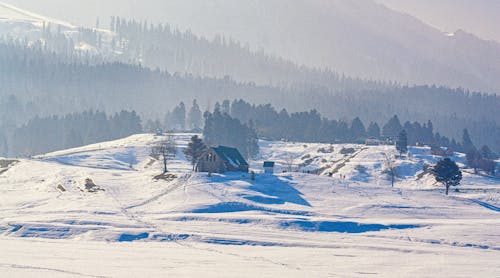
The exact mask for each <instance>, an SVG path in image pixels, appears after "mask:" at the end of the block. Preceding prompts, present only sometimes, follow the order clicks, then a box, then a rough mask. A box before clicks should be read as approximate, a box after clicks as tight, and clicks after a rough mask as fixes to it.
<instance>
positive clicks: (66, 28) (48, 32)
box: [0, 2, 114, 55]
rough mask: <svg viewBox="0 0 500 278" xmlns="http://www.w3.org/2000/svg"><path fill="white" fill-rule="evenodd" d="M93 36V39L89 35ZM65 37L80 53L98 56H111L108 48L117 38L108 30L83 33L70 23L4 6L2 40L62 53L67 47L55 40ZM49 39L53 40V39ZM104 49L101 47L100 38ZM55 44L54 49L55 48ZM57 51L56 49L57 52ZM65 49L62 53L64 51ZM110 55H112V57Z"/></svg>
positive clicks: (1, 7)
mask: <svg viewBox="0 0 500 278" xmlns="http://www.w3.org/2000/svg"><path fill="white" fill-rule="evenodd" d="M89 33H92V34H93V36H92V35H89ZM56 35H57V36H59V35H62V36H64V37H65V38H68V39H71V41H72V42H73V44H74V49H75V50H76V51H82V52H86V53H92V54H96V53H99V52H102V51H105V52H106V54H108V55H111V54H112V53H111V52H109V51H110V49H109V47H107V45H108V44H109V43H110V42H111V41H112V39H113V37H114V34H113V33H112V32H110V31H109V30H104V29H83V28H81V27H80V26H76V25H74V24H71V23H69V22H66V21H62V20H58V19H54V18H50V17H46V16H43V15H39V14H36V13H33V12H30V11H26V10H23V9H20V8H17V7H15V6H12V5H9V4H6V3H2V2H0V37H3V38H14V39H21V40H27V42H29V43H30V44H34V43H38V42H41V43H43V44H45V45H46V46H48V47H50V49H52V50H55V49H57V50H58V51H60V50H61V49H64V48H66V47H67V45H66V43H64V45H59V44H60V43H61V42H60V40H58V39H57V38H54V36H56ZM48 36H51V38H50V39H49V38H48ZM98 37H100V40H101V43H102V46H101V47H98V45H97V41H96V38H98ZM47 44H49V45H47ZM51 44H54V45H51ZM54 48H55V49H54ZM60 48H61V49H60ZM108 52H109V53H108Z"/></svg>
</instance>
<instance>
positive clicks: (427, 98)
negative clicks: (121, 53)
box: [0, 43, 500, 152]
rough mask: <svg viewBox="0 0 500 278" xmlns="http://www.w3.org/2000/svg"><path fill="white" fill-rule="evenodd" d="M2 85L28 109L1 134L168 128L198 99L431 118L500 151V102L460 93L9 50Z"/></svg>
mask: <svg viewBox="0 0 500 278" xmlns="http://www.w3.org/2000/svg"><path fill="white" fill-rule="evenodd" d="M0 84H2V86H0V102H2V101H4V100H6V99H9V96H10V95H14V96H16V99H17V102H18V103H21V106H18V107H23V108H22V109H21V108H20V109H19V110H15V111H14V110H13V109H10V113H14V114H9V116H4V117H3V119H0V129H2V128H8V126H9V125H11V123H8V124H2V122H9V121H12V120H9V119H8V118H9V117H12V116H10V115H18V116H19V117H17V116H16V120H15V121H16V123H15V124H16V125H19V124H22V123H25V122H26V121H27V120H29V119H31V118H32V117H33V116H35V115H38V116H40V117H44V116H47V115H52V114H55V113H57V114H58V115H60V116H61V115H65V114H68V113H73V112H81V111H84V110H89V109H94V110H101V111H108V112H111V113H114V112H118V111H120V110H122V109H128V110H135V111H137V112H138V113H139V114H140V115H141V117H142V118H143V119H146V120H147V119H160V120H161V121H162V122H163V121H164V117H165V115H164V111H168V110H170V111H172V112H173V108H174V106H175V104H177V103H179V102H181V101H184V102H185V103H189V102H190V101H191V100H192V99H197V100H198V103H199V105H200V109H201V110H202V111H203V110H206V109H208V108H213V103H214V101H215V100H220V99H225V98H231V99H237V98H244V99H246V100H247V101H250V102H252V103H271V104H272V105H274V106H275V107H278V108H277V110H278V111H280V110H281V109H282V108H286V109H287V111H288V112H289V113H292V112H297V111H304V110H310V109H317V112H318V113H321V115H322V116H323V117H326V118H330V119H353V118H355V117H359V118H360V120H362V121H363V122H364V124H365V125H369V123H370V121H373V122H378V123H382V122H385V121H387V119H389V118H390V117H392V116H393V115H398V116H399V119H400V120H401V122H402V123H403V124H404V122H406V121H408V120H411V121H417V122H420V123H422V122H427V120H429V119H430V120H432V123H433V125H434V128H435V129H436V130H439V131H440V135H442V136H445V137H448V138H459V137H460V136H461V131H462V130H463V129H465V128H467V129H469V131H470V132H471V134H474V135H475V140H476V141H477V144H478V145H479V146H481V145H489V146H490V147H491V148H492V149H493V150H494V151H495V152H499V151H500V97H499V96H495V95H486V94H473V93H469V92H467V91H464V90H460V89H457V90H453V89H449V88H443V87H435V86H415V87H400V86H394V87H391V88H387V89H373V90H368V89H366V90H355V89H352V90H342V89H341V88H328V87H321V86H316V85H301V86H296V87H292V88H287V89H285V88H278V87H273V86H257V85H254V84H251V83H239V82H235V81H234V80H231V78H229V77H228V78H224V79H216V78H199V77H194V76H190V75H178V74H170V73H168V72H165V71H160V70H151V69H149V68H145V67H142V66H138V65H130V64H121V63H112V64H106V63H105V64H92V63H89V64H87V63H86V62H85V61H75V62H69V60H68V59H65V58H63V57H60V56H58V55H55V54H52V53H48V52H46V51H44V50H43V49H33V48H30V47H25V46H21V45H20V44H2V43H0ZM210 104H212V105H210ZM211 106H212V107H211ZM186 110H189V108H186ZM210 110H211V109H210ZM0 112H1V111H0ZM186 113H187V112H186ZM0 114H2V113H0ZM0 116H1V115H0ZM174 121H175V120H174ZM331 128H343V127H342V126H339V127H335V126H334V127H331ZM365 128H368V127H367V126H365Z"/></svg>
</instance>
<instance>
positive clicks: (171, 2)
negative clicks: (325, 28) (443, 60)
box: [0, 0, 500, 42]
mask: <svg viewBox="0 0 500 278" xmlns="http://www.w3.org/2000/svg"><path fill="white" fill-rule="evenodd" d="M0 1H3V2H6V3H10V4H13V5H17V6H19V7H21V8H25V9H31V10H33V11H35V12H38V13H42V14H44V15H48V16H51V17H55V18H60V19H64V20H67V21H71V22H74V23H78V24H85V25H87V26H93V25H94V24H95V21H96V18H97V17H100V18H101V21H103V22H107V20H108V18H109V17H110V16H111V15H119V16H124V17H129V18H136V19H150V20H152V21H157V22H159V21H162V22H167V21H169V22H173V24H174V25H177V24H180V25H181V27H182V28H186V27H187V28H189V26H184V25H185V24H186V22H189V21H193V22H196V20H197V18H196V17H194V16H191V15H195V14H196V15H199V14H200V11H202V10H203V6H204V5H213V4H214V3H217V2H218V1H217V0H196V1H194V0H185V1H180V0H0ZM239 1H249V2H252V1H253V0H237V1H234V3H235V4H237V3H238V2H239ZM328 1H333V0H328ZM345 1H350V0H345ZM375 1H378V2H380V3H383V4H385V5H387V6H389V7H391V8H393V9H395V10H399V11H404V12H406V13H408V14H411V15H413V16H416V17H418V18H419V19H421V20H422V21H424V22H426V23H428V24H431V25H433V26H435V27H437V28H438V29H440V30H442V31H447V32H454V31H456V30H457V29H464V30H466V31H469V32H471V33H474V34H476V35H478V36H479V37H482V38H485V39H495V40H497V41H499V42H500V31H499V27H498V26H500V16H499V15H500V0H375ZM195 6H196V7H195ZM234 8H235V7H229V10H232V9H234ZM283 8H285V9H286V7H283ZM190 9H192V10H193V13H190ZM173 10H178V12H177V11H176V12H172V11H173ZM220 12H221V13H224V12H225V11H224V8H223V7H222V8H221V9H220ZM194 25H196V23H195V24H194Z"/></svg>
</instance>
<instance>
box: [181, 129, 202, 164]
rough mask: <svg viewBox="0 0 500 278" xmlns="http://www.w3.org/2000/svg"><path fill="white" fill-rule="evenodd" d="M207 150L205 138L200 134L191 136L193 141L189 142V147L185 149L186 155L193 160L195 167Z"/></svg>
mask: <svg viewBox="0 0 500 278" xmlns="http://www.w3.org/2000/svg"><path fill="white" fill-rule="evenodd" d="M206 151H207V146H206V145H205V143H203V140H202V139H201V138H199V137H198V135H194V136H193V137H191V142H189V144H188V146H187V148H186V149H185V150H184V155H186V158H187V159H188V160H189V161H190V162H191V165H193V170H194V167H195V166H196V163H198V160H199V159H200V157H201V156H202V155H203V154H204V153H205V152H206Z"/></svg>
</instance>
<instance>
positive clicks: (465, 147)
mask: <svg viewBox="0 0 500 278" xmlns="http://www.w3.org/2000/svg"><path fill="white" fill-rule="evenodd" d="M473 148H474V149H475V147H474V143H472V139H471V138H470V135H469V130H468V129H464V131H463V135H462V151H464V152H468V151H470V150H472V149H473Z"/></svg>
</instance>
